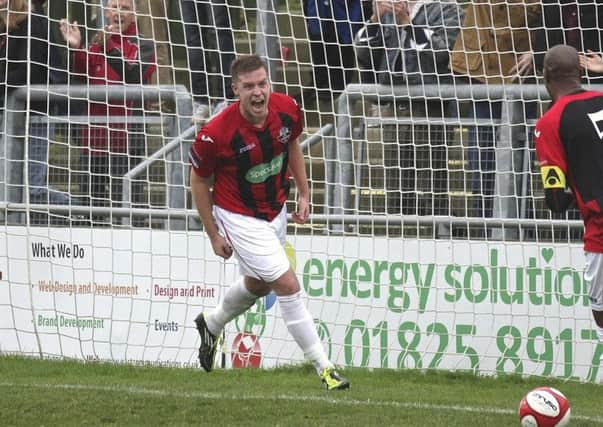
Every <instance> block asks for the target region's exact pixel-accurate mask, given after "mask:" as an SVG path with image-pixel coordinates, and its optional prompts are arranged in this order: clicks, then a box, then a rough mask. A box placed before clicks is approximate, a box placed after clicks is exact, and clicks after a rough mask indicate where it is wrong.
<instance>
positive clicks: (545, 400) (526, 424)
mask: <svg viewBox="0 0 603 427" xmlns="http://www.w3.org/2000/svg"><path fill="white" fill-rule="evenodd" d="M570 413H571V410H570V406H569V402H568V401H567V398H566V397H565V396H564V395H563V394H562V393H561V392H560V391H559V390H557V389H554V388H553V387H538V388H535V389H534V390H530V391H529V392H528V394H526V395H525V396H524V397H523V399H521V402H520V403H519V420H520V421H521V426H522V427H563V426H567V425H568V424H569V420H570Z"/></svg>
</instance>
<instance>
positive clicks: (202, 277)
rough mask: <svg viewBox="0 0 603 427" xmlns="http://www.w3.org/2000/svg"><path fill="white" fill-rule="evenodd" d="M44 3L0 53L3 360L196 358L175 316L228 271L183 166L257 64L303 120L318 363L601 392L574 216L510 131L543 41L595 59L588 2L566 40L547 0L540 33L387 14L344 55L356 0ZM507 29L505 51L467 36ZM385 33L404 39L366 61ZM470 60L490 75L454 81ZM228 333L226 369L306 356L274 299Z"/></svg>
mask: <svg viewBox="0 0 603 427" xmlns="http://www.w3.org/2000/svg"><path fill="white" fill-rule="evenodd" d="M18 3H19V2H11V1H9V5H13V4H14V5H17V4H18ZM45 3H46V4H45V5H44V8H43V9H37V10H34V11H32V13H31V14H28V13H27V11H26V10H25V12H24V13H21V15H23V16H26V19H25V20H24V21H19V20H18V19H17V21H19V22H17V24H16V26H15V27H14V28H12V27H10V25H9V26H8V27H9V28H8V29H5V30H3V31H4V33H2V37H3V40H4V44H3V45H2V47H0V53H2V54H3V55H5V56H4V57H2V58H0V68H1V70H0V73H1V72H3V73H4V79H5V80H4V82H5V85H4V86H3V87H2V92H3V95H4V101H3V105H2V106H3V120H2V126H3V133H2V136H3V142H2V146H1V147H2V148H1V150H2V151H0V196H1V197H0V200H1V203H2V207H3V209H2V225H1V226H2V228H1V230H0V237H1V244H0V280H1V283H0V319H1V320H0V352H3V353H20V354H29V355H38V356H45V357H46V356H49V357H75V358H81V359H88V360H97V359H102V360H111V361H115V362H130V363H142V364H144V363H150V364H165V365H177V366H198V364H197V359H196V358H197V347H198V344H199V343H198V340H199V339H198V334H197V331H196V329H195V327H194V319H195V317H196V316H197V314H198V313H199V312H201V311H207V310H210V309H211V308H213V307H215V306H216V304H217V303H218V301H219V300H220V298H221V297H222V296H223V294H224V292H225V290H226V289H227V287H228V286H229V285H230V284H232V283H234V282H235V280H236V278H237V274H238V273H237V269H236V265H235V264H234V262H232V261H228V262H221V261H220V259H219V258H218V257H216V256H215V255H214V254H213V250H212V248H211V244H210V243H209V242H208V239H207V237H206V235H205V234H204V233H203V231H202V227H201V224H200V222H199V220H198V219H197V214H196V212H195V210H194V207H193V206H192V204H191V202H190V195H189V188H188V183H187V181H188V174H189V165H188V160H187V153H188V149H189V147H190V144H191V142H192V139H193V137H194V135H195V133H196V131H197V130H198V126H199V124H200V123H202V122H203V121H204V120H206V119H207V117H208V116H210V115H211V114H213V113H215V112H216V111H218V110H219V109H220V108H221V107H222V106H223V101H227V102H231V101H232V100H233V97H234V95H233V94H232V91H231V90H230V80H229V71H228V70H229V64H230V61H232V58H233V57H234V56H235V55H236V54H243V53H249V52H257V53H259V54H261V55H262V56H264V57H265V58H267V59H268V63H269V65H270V74H271V80H272V83H273V88H274V90H276V91H280V92H286V93H288V94H290V95H292V96H295V97H296V99H297V100H298V102H300V103H301V105H302V107H303V111H304V118H305V124H306V128H305V133H304V135H303V138H302V141H303V147H304V152H305V155H306V164H307V171H308V175H309V183H310V189H311V194H312V215H311V220H310V222H309V224H307V225H305V226H294V225H290V226H289V228H288V242H289V244H290V246H291V248H292V249H290V250H289V252H290V255H291V260H292V265H294V267H295V270H296V272H297V274H298V277H299V279H300V283H301V285H302V287H303V288H304V291H305V293H306V294H307V303H308V307H309V309H310V312H311V313H312V316H313V317H314V318H315V321H316V324H317V328H318V331H319V335H320V337H321V339H322V341H323V343H324V345H325V348H326V349H327V353H328V355H329V357H330V358H331V360H333V362H335V363H337V364H341V365H344V366H364V367H385V368H407V367H410V368H434V369H435V368H438V369H448V370H456V369H468V370H473V371H475V372H479V373H486V374H496V373H520V374H535V375H543V376H554V377H563V378H568V379H580V380H587V381H600V378H601V374H600V373H599V358H600V356H601V354H602V353H603V346H602V345H600V344H598V343H597V340H596V334H595V331H594V322H593V321H592V319H591V313H590V306H589V301H588V296H587V292H588V287H587V285H586V283H585V282H584V280H583V278H582V270H583V264H584V256H583V252H582V243H581V238H582V226H581V223H580V222H579V221H578V219H579V216H578V213H577V211H576V210H570V211H569V212H568V213H567V214H564V215H562V216H556V217H553V216H552V215H551V214H550V213H549V211H548V209H547V208H546V206H545V204H544V196H543V190H542V186H541V183H540V177H539V170H538V167H537V164H536V159H535V153H534V150H533V144H532V136H531V133H532V132H533V126H534V123H535V119H536V117H538V116H540V114H541V112H542V111H543V110H544V109H546V106H547V101H548V96H547V95H546V91H545V89H544V87H543V86H542V85H541V84H539V83H541V82H540V80H539V77H538V76H539V73H540V68H539V66H540V65H539V64H541V59H542V58H541V56H542V55H540V54H541V53H542V52H543V50H542V47H541V46H542V45H543V44H542V43H544V46H545V47H546V46H547V43H550V44H553V43H561V42H564V41H567V42H569V41H571V40H573V39H572V37H574V33H572V32H571V31H567V29H566V30H564V28H565V27H564V28H562V26H564V25H566V26H570V27H569V28H570V29H571V30H575V29H578V30H580V31H579V34H580V37H581V39H580V40H582V46H581V49H580V50H581V51H587V50H588V49H592V50H593V51H595V52H600V51H601V49H600V35H599V33H600V31H599V29H598V27H597V25H596V24H595V25H594V26H592V25H591V24H590V22H591V20H592V16H594V17H598V16H599V15H598V13H599V10H598V9H599V8H600V6H597V5H596V3H594V2H593V3H592V4H591V3H589V4H587V5H583V6H581V7H585V8H586V7H587V6H588V7H590V8H591V9H588V10H587V9H584V10H578V12H577V13H578V14H579V16H581V18H580V19H579V20H578V21H577V22H578V24H577V26H571V25H572V24H571V23H570V22H569V21H568V22H566V21H564V19H565V18H564V17H565V16H566V15H564V14H563V10H562V8H561V6H560V4H557V3H555V2H550V3H551V5H549V6H547V7H550V8H552V7H557V9H558V10H557V12H556V11H554V10H553V9H548V10H547V9H546V7H545V9H544V12H545V15H544V16H545V18H546V17H548V18H546V19H545V20H544V21H543V19H542V16H543V15H542V10H543V9H542V7H541V6H540V5H537V4H536V3H535V2H526V3H527V4H525V3H521V2H508V3H505V2H503V4H501V5H499V6H500V7H501V8H503V9H505V12H504V13H503V14H502V16H506V21H504V22H502V23H500V22H499V23H497V24H493V23H492V22H493V21H491V22H490V24H489V25H486V26H483V24H480V23H479V22H481V21H479V19H480V17H481V18H484V16H486V17H489V18H490V19H491V20H493V19H495V18H496V17H497V16H498V15H496V13H498V12H496V11H497V10H498V9H496V10H495V9H492V8H490V9H487V10H486V11H484V10H482V9H480V8H481V7H486V8H487V7H489V4H490V2H470V3H468V2H463V3H462V4H461V3H459V4H458V5H457V3H455V2H409V3H412V4H413V5H414V8H415V9H412V8H411V9H410V10H409V17H410V19H412V21H411V23H412V25H411V27H410V28H412V27H413V25H414V27H415V29H414V30H411V29H409V27H408V26H403V25H396V24H400V22H396V21H394V22H393V23H388V22H389V21H387V19H385V18H383V19H382V24H381V25H380V24H378V23H375V24H372V25H373V28H371V29H370V31H372V32H370V34H368V35H367V34H365V36H364V37H365V39H366V40H365V42H367V40H368V44H367V43H364V44H363V45H362V46H359V45H357V46H356V48H354V45H353V42H352V39H353V37H354V35H355V34H356V32H357V31H358V30H360V29H361V28H362V27H363V26H364V25H365V21H367V20H370V19H371V16H374V15H373V14H374V13H375V11H371V10H370V9H371V6H372V2H359V1H358V2H354V1H347V2H345V1H333V2H319V3H316V2H313V1H310V0H309V1H308V2H306V3H304V4H301V3H300V2H284V1H270V0H266V1H257V2H250V1H246V0H245V1H229V2H227V3H225V2H223V1H215V2H211V3H208V2H203V1H186V0H183V1H180V2H178V1H172V2H164V1H154V0H138V1H135V4H134V6H135V8H134V10H133V11H129V10H128V7H129V6H128V5H129V4H130V2H129V1H127V0H120V1H117V0H109V2H108V4H105V5H101V4H97V3H94V2H83V1H57V0H48V1H47V2H45ZM323 3H324V4H323ZM25 4H27V2H25ZM325 5H326V6H329V5H332V7H331V8H329V7H327V8H326V9H325V7H326V6H325ZM534 6H536V8H535V9H534ZM34 7H36V8H37V7H39V6H38V5H36V6H34ZM497 7H498V6H497ZM315 8H317V9H315ZM421 9H423V10H421ZM314 10H318V11H317V12H316V14H317V16H315V15H313V14H314V13H315V12H314ZM325 10H327V12H328V13H329V14H331V15H330V16H331V17H328V16H327V15H325V13H327V12H325ZM589 11H590V12H589ZM130 12H132V13H131V14H130ZM495 12H496V13H495ZM11 13H12V14H13V16H17V15H19V13H17V12H11ZM484 13H485V15H483V14H484ZM480 14H482V15H480ZM126 15H127V16H126ZM377 15H378V14H377ZM495 15H496V16H495ZM569 15H571V13H569ZM569 15H568V16H569ZM583 15H584V17H582V16H583ZM591 15H592V16H591ZM8 16H9V17H10V16H11V14H10V13H9V14H8ZM555 17H556V18H558V19H557V21H556V22H557V23H556V24H555V20H554V18H555ZM62 18H65V19H66V20H67V21H68V23H73V22H74V21H77V28H78V29H79V34H80V36H81V43H75V42H73V43H71V42H68V43H66V42H65V41H64V38H63V35H62V33H61V28H60V27H61V25H60V24H61V21H60V20H61V19H62ZM499 18H500V17H499ZM587 18H588V19H587ZM128 19H132V22H137V25H136V27H135V28H136V29H135V30H131V31H132V32H131V33H128V34H127V37H123V36H116V35H115V34H114V35H111V34H109V36H107V37H105V38H104V40H105V42H104V43H105V46H104V47H103V48H102V49H97V50H96V51H95V50H93V48H92V47H91V45H92V44H93V41H94V40H97V41H98V39H95V37H96V35H97V34H98V31H99V28H103V27H107V26H113V28H114V31H116V30H115V28H119V29H120V31H122V32H123V31H124V28H122V27H124V26H126V24H127V23H128V22H130V21H128ZM396 19H399V20H400V19H402V18H396ZM421 19H423V21H421ZM597 19H598V18H597ZM8 21H9V22H10V19H8ZM350 21H351V23H350ZM376 21H379V16H377V18H376ZM594 22H599V21H598V20H595V21H594ZM48 24H49V25H48ZM11 25H13V24H11ZM369 26H370V25H369ZM461 27H463V29H461ZM400 28H403V30H402V31H403V33H400ZM74 29H75V27H74ZM524 33H525V34H527V36H526V37H527V38H526V39H525V40H524V41H523V42H525V43H527V44H526V45H525V47H524V48H523V50H521V49H520V47H519V44H518V45H517V46H515V47H514V46H513V44H511V45H509V46H505V45H502V44H499V45H496V46H494V48H491V47H484V45H483V44H480V43H478V44H477V45H475V46H474V45H473V44H471V43H472V40H473V42H475V40H478V41H479V40H481V39H480V37H484V35H492V34H493V35H495V36H496V37H500V40H504V39H505V38H504V37H507V39H508V38H509V37H510V38H511V39H513V37H515V38H516V39H517V40H519V39H520V38H521V37H523V36H522V34H524ZM388 34H389V37H394V36H392V34H395V37H397V39H396V43H398V46H400V45H401V46H403V49H399V48H398V49H395V48H392V47H391V46H389V47H385V48H381V47H380V45H379V44H378V43H377V42H378V40H377V39H375V37H381V38H382V39H383V40H382V41H383V42H385V39H386V38H387V37H388ZM461 34H463V35H461ZM438 35H440V37H439V38H437V37H438ZM114 37H116V38H115V39H114V40H113V39H112V38H114ZM472 37H473V38H472ZM559 37H561V40H558V38H559ZM589 37H590V38H589ZM436 38H437V40H436ZM593 38H594V39H593ZM587 39H588V40H589V41H588V42H587V41H586V40H587ZM591 39H592V40H595V39H596V40H595V41H596V43H598V44H596V43H595V42H593V43H591V41H592V40H591ZM122 40H123V41H122ZM517 40H516V41H515V43H520V41H517ZM523 42H522V43H523ZM115 43H117V44H115ZM119 43H122V44H119ZM371 43H373V44H371ZM459 43H460V44H459ZM67 44H72V46H71V47H70V48H68V47H67ZM367 46H368V47H367ZM459 46H460V47H459ZM539 46H540V47H539ZM359 47H363V48H365V49H369V52H368V57H367V58H368V60H367V61H365V63H364V64H363V63H362V61H360V59H358V60H357V58H356V57H357V55H361V52H360V51H361V50H362V49H359ZM113 48H115V49H117V50H118V51H119V52H118V54H117V56H116V54H115V52H114V51H113V50H112V49H113ZM488 49H492V50H488ZM537 49H541V50H540V51H539V50H537ZM455 51H457V55H460V56H459V58H461V59H458V61H457V66H458V67H460V68H458V69H457V70H451V69H450V66H451V65H450V64H451V63H450V61H449V58H450V56H451V53H452V52H455ZM459 52H460V53H459ZM527 52H534V62H535V63H536V67H535V70H534V69H530V70H529V71H528V72H527V74H526V76H525V77H522V78H516V77H517V76H516V73H514V72H511V71H509V68H508V67H507V68H505V67H506V65H504V64H502V61H503V59H502V58H507V57H509V56H510V57H513V61H514V62H513V64H516V63H517V61H519V60H520V59H521V56H522V54H523V53H527ZM365 53H366V52H365ZM119 54H121V56H120V55H119ZM390 54H391V55H390ZM128 55H131V56H128ZM396 55H398V56H396ZM474 55H478V56H480V55H481V56H480V58H485V57H488V58H498V59H496V61H499V62H497V63H496V64H495V65H492V64H491V65H492V67H494V68H496V67H498V70H499V71H498V72H490V71H487V70H486V69H485V68H484V69H478V68H475V70H477V71H475V72H474V73H473V74H472V75H471V77H469V76H468V75H467V73H463V72H462V71H460V70H461V68H462V66H463V65H464V66H465V67H466V68H471V67H472V62H471V61H472V60H473V59H474ZM123 57H126V58H125V61H124V60H123ZM453 57H454V54H453ZM384 58H385V59H384ZM413 60H414V61H415V62H414V63H413ZM78 61H79V62H78ZM383 61H385V62H383ZM438 61H443V62H442V63H440V62H438ZM367 64H368V69H367ZM442 64H443V65H442ZM453 64H454V61H453ZM400 67H401V68H400ZM413 67H414V68H413ZM452 67H453V69H454V65H453V66H452ZM45 70H47V71H48V73H46V71H45ZM501 70H502V71H501ZM374 71H377V73H374ZM40 73H42V74H40ZM45 73H46V74H45ZM589 76H590V77H592V78H596V75H594V74H592V73H591V74H589ZM17 77H20V79H18V78H17ZM384 79H389V82H390V83H389V84H384V82H385V81H386V80H384ZM485 80H488V81H485ZM590 83H593V84H597V81H596V80H593V81H591V82H590ZM47 101H48V102H47ZM302 141H300V142H302ZM290 201H291V203H289V207H290V209H289V210H290V211H291V210H292V209H293V206H294V203H293V202H294V201H295V191H292V194H291V197H290ZM224 338H225V343H224V345H223V346H222V347H221V353H223V356H222V358H221V360H220V361H219V363H220V364H221V365H223V366H225V367H239V366H248V365H251V366H256V365H261V366H264V367H269V366H274V365H278V364H286V363H297V362H301V361H302V360H303V355H302V353H301V351H300V350H299V349H298V348H297V347H296V346H295V345H294V342H293V340H292V339H291V337H290V336H289V335H288V333H287V329H286V328H285V326H284V324H283V322H282V320H281V319H280V316H279V315H278V313H277V310H276V307H275V297H274V295H273V294H270V295H269V296H267V297H265V298H262V299H260V300H258V302H257V304H256V305H255V306H254V307H252V309H251V310H249V312H247V313H246V314H244V315H242V316H240V317H239V318H237V319H236V320H235V321H233V322H231V323H230V324H229V325H228V326H227V329H226V332H225V336H224Z"/></svg>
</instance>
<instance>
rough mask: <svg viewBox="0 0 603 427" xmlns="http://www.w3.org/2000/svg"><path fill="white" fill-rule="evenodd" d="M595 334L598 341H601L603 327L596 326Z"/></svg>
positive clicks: (602, 339)
mask: <svg viewBox="0 0 603 427" xmlns="http://www.w3.org/2000/svg"><path fill="white" fill-rule="evenodd" d="M596 329H597V335H599V341H600V342H601V343H603V328H602V327H600V326H596Z"/></svg>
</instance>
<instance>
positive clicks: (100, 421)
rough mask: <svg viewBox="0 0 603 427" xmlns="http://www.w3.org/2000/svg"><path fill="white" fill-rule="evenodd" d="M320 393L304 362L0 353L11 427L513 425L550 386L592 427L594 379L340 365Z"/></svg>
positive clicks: (3, 414) (0, 390)
mask: <svg viewBox="0 0 603 427" xmlns="http://www.w3.org/2000/svg"><path fill="white" fill-rule="evenodd" d="M345 375H346V376H347V377H348V378H349V379H350V381H351V382H352V387H351V389H350V390H348V391H341V392H327V391H325V390H323V389H322V388H321V385H320V381H319V380H318V377H317V376H316V374H315V373H314V371H313V369H312V368H311V367H309V366H302V367H290V368H279V369H272V370H254V369H244V370H216V371H214V372H212V373H210V374H207V373H205V372H203V371H200V370H192V369H176V368H151V367H135V366H127V365H112V364H102V363H82V362H77V361H55V360H39V359H29V358H21V357H12V356H0V420H1V424H2V425H3V426H12V425H27V426H32V425H45V426H51V425H61V426H63V425H78V426H82V425H86V426H94V425H128V426H130V425H146V426H156V425H170V426H171V425H211V426H223V425H224V426H237V425H241V426H346V427H349V426H373V425H375V426H377V425H378V426H390V425H391V426H409V427H412V426H421V427H424V426H489V427H490V426H501V427H502V426H504V427H508V426H517V425H519V422H518V417H517V407H518V404H519V401H520V399H521V397H522V396H523V395H524V394H525V393H526V392H527V391H528V390H530V389H531V388H533V387H536V386H540V385H550V386H553V387H556V388H558V389H560V390H561V391H562V392H563V393H564V394H565V395H566V396H567V397H568V399H569V401H570V405H571V408H572V414H573V415H572V422H571V425H572V426H601V425H603V411H602V410H601V401H600V396H601V391H602V388H601V386H600V385H596V384H580V383H576V382H561V381H556V380H552V379H551V380H549V379H543V378H534V379H521V378H518V377H511V376H509V377H503V378H490V377H476V376H473V375H472V374H465V373H447V372H428V373H421V372H418V371H412V370H408V371H394V370H374V371H369V370H364V369H348V370H346V371H345Z"/></svg>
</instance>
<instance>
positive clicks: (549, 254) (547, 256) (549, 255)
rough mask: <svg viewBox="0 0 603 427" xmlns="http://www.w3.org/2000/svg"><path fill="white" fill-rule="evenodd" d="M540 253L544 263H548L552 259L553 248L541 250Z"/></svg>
mask: <svg viewBox="0 0 603 427" xmlns="http://www.w3.org/2000/svg"><path fill="white" fill-rule="evenodd" d="M541 252H542V258H544V260H545V261H546V262H549V261H550V260H551V259H553V253H554V252H553V248H543V249H542V251H541Z"/></svg>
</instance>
